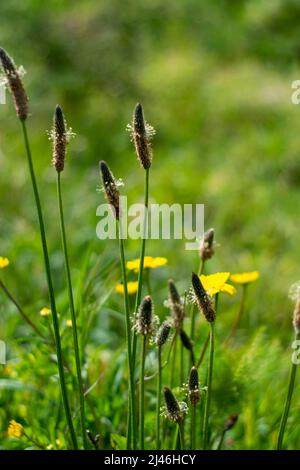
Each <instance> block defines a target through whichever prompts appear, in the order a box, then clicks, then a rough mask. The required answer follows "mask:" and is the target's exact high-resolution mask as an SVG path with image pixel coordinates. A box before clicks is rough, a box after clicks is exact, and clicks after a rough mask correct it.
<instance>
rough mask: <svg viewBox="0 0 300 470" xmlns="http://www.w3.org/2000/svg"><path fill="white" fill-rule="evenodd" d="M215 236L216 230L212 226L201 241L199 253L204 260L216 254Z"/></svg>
mask: <svg viewBox="0 0 300 470" xmlns="http://www.w3.org/2000/svg"><path fill="white" fill-rule="evenodd" d="M214 236H215V231H214V229H213V228H210V229H209V230H208V231H207V232H205V234H204V235H203V238H202V239H201V241H200V246H199V255H200V258H201V259H202V260H203V261H206V260H207V259H210V258H211V257H212V256H213V254H214V252H215V251H214Z"/></svg>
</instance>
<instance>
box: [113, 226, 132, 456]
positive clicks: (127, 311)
mask: <svg viewBox="0 0 300 470" xmlns="http://www.w3.org/2000/svg"><path fill="white" fill-rule="evenodd" d="M117 234H118V235H117V236H118V239H119V248H120V261H121V271H122V280H123V285H124V307H125V327H126V343H127V355H128V373H129V386H128V392H129V397H130V407H129V410H128V420H129V421H130V422H131V431H130V432H129V426H128V427H127V448H128V449H130V448H131V439H130V438H131V437H132V440H133V449H134V450H135V449H136V420H135V398H134V368H133V362H132V353H131V323H130V308H129V296H128V289H127V276H126V264H125V253H124V241H123V238H122V229H121V223H118V226H117Z"/></svg>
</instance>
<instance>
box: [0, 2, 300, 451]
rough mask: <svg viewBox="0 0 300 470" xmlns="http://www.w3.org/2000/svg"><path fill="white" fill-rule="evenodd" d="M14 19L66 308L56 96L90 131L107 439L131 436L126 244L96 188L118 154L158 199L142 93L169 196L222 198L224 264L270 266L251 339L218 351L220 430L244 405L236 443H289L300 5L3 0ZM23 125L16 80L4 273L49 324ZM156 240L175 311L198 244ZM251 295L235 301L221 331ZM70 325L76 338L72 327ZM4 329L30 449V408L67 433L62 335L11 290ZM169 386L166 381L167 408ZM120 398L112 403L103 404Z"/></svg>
mask: <svg viewBox="0 0 300 470" xmlns="http://www.w3.org/2000/svg"><path fill="white" fill-rule="evenodd" d="M0 17H1V31H0V43H1V46H3V47H4V48H5V49H6V50H7V51H8V52H9V53H10V54H11V55H12V56H13V57H14V59H15V62H16V63H17V64H18V65H21V64H22V65H23V66H24V68H25V69H26V71H27V73H26V75H25V77H24V82H25V85H26V89H27V92H28V95H29V97H30V112H31V117H30V120H29V121H28V127H29V133H30V139H31V144H32V151H33V156H34V161H35V164H36V168H37V174H38V180H39V187H40V191H41V196H42V201H43V205H44V211H45V217H46V225H47V230H48V237H49V245H50V249H51V261H52V266H53V273H54V278H55V287H56V291H57V296H58V302H59V307H60V309H61V315H62V317H63V318H62V321H63V322H64V321H65V318H67V315H68V312H67V297H66V291H65V281H64V270H63V258H62V254H61V246H60V234H59V225H58V219H57V203H56V184H55V178H56V175H55V171H54V170H53V168H52V167H51V165H50V162H51V147H50V143H49V140H48V136H47V133H46V131H47V130H49V129H50V127H51V120H52V115H53V111H54V107H55V105H56V103H59V104H61V106H62V107H63V109H64V112H65V114H66V117H67V121H68V123H69V125H70V126H71V127H72V129H73V131H74V132H75V133H76V138H75V139H74V140H73V141H72V143H71V144H70V147H69V155H68V162H67V165H66V169H65V171H64V173H63V191H64V201H65V214H66V218H67V226H68V239H69V245H70V247H69V250H70V255H71V264H72V272H73V276H74V283H75V285H76V292H77V294H78V297H80V294H81V293H82V292H83V293H84V295H83V296H82V298H83V300H82V303H83V307H82V312H83V315H84V317H83V318H84V319H85V320H87V321H88V325H89V328H90V329H89V331H88V332H87V333H86V334H87V347H86V358H87V365H86V371H85V373H86V377H87V380H88V381H89V382H90V383H93V381H94V380H95V379H96V378H97V377H98V376H99V374H100V377H101V379H100V382H99V384H98V386H97V387H95V389H94V390H93V392H92V393H91V395H92V398H91V401H92V402H93V406H94V412H93V413H92V412H90V415H89V421H90V425H91V427H92V428H94V429H96V430H97V429H98V430H99V432H101V433H102V434H103V436H104V438H103V439H104V442H105V445H108V440H109V436H108V433H109V432H115V433H120V434H124V432H125V431H124V429H125V427H126V426H125V425H126V423H125V418H124V411H125V410H124V409H123V408H124V406H123V405H124V399H125V398H124V396H125V395H124V394H125V391H126V383H123V382H124V381H123V379H122V376H123V372H124V368H125V363H124V355H123V353H122V351H123V346H124V341H123V338H124V336H123V334H124V330H123V326H122V299H121V298H120V297H118V296H117V294H115V293H114V285H115V283H116V282H117V281H118V280H119V278H120V272H119V269H118V262H117V260H118V251H117V247H116V244H115V243H114V242H113V241H100V240H97V239H96V234H95V231H96V224H97V217H96V207H97V205H98V204H99V203H100V202H103V195H102V194H101V193H99V192H97V191H96V189H97V187H98V186H99V184H100V181H99V174H98V161H99V160H100V159H105V160H106V161H107V162H108V163H109V165H110V166H111V168H112V170H113V172H114V174H115V176H116V177H120V178H122V179H123V180H124V183H125V186H124V188H123V189H122V191H123V193H124V194H125V193H126V194H127V195H128V197H129V201H130V202H141V201H142V197H143V182H144V178H143V176H144V175H143V170H142V169H141V168H140V167H139V165H138V163H137V161H136V158H135V155H134V151H133V148H132V144H131V142H130V138H129V135H128V132H126V125H127V123H128V122H129V121H130V120H131V115H132V111H133V108H134V106H135V103H136V102H137V101H140V102H141V103H142V104H143V107H144V110H145V115H146V118H147V120H148V121H149V122H150V123H151V124H152V125H153V126H154V127H155V129H156V136H155V138H154V142H153V148H154V160H153V169H151V183H150V184H151V193H150V199H151V201H152V202H156V203H174V202H178V203H204V204H205V224H206V228H209V227H211V226H212V227H214V228H215V230H216V241H217V243H218V247H217V250H216V255H215V257H214V258H213V260H212V261H211V262H210V263H209V265H208V271H209V272H214V271H230V272H236V271H248V270H254V269H255V270H259V271H260V273H261V278H260V280H259V281H258V282H257V283H256V284H255V285H253V286H251V289H250V290H249V294H250V295H249V299H248V300H249V302H248V309H247V315H246V316H245V319H244V322H243V325H242V328H241V331H240V332H239V337H238V339H237V344H236V346H235V347H234V348H232V349H231V350H226V349H224V348H223V349H222V347H221V346H220V347H219V349H218V351H217V356H218V357H217V360H218V361H219V366H218V369H217V372H216V375H217V378H216V384H215V387H216V393H215V397H214V402H213V405H214V416H213V419H214V420H215V423H216V430H215V431H216V432H217V430H218V426H219V428H221V427H222V423H223V422H224V420H225V419H226V417H227V415H228V414H230V413H231V412H235V411H236V412H239V413H240V415H241V417H240V421H239V424H238V425H237V427H236V429H235V431H234V433H233V435H234V438H232V441H230V442H229V443H228V445H229V447H231V448H250V449H254V448H267V449H268V448H272V446H274V442H275V438H276V429H277V427H278V422H279V418H280V413H281V409H282V404H283V400H284V396H285V390H286V381H287V377H288V370H289V365H290V339H291V335H292V328H291V315H292V309H293V303H292V302H291V301H289V300H288V291H289V288H290V285H291V284H293V283H294V282H296V281H297V280H298V279H299V278H300V268H299V240H300V235H299V224H298V214H299V203H298V201H299V197H300V190H299V183H300V158H299V149H300V133H299V116H300V108H299V107H298V106H295V105H293V104H292V103H291V93H292V89H291V83H292V81H293V80H297V79H300V67H299V65H300V41H299V18H300V4H299V2H298V1H296V0H276V1H272V2H266V1H263V0H253V1H251V2H249V1H245V0H223V1H219V2H213V1H212V2H206V1H204V0H185V1H184V2H180V1H177V2H174V1H172V0H141V1H137V0H127V1H126V2H121V1H118V0H100V1H97V0H85V1H82V2H69V1H59V0H48V1H47V2H43V1H40V0H23V1H22V2H19V1H17V0H11V1H10V2H2V3H1V6H0ZM19 127H20V126H19V124H18V122H17V120H16V117H15V112H14V109H13V105H12V103H11V100H10V97H9V95H8V94H7V104H6V105H0V168H1V171H0V196H1V197H0V209H1V212H0V255H2V256H7V257H9V259H10V261H11V265H10V267H9V268H7V269H6V270H5V272H4V271H2V272H1V278H2V279H5V283H6V284H7V285H8V286H9V288H10V289H11V290H12V291H13V292H14V293H15V294H16V296H17V298H18V299H19V301H20V302H21V304H22V305H23V306H24V308H26V309H27V311H28V312H29V315H30V316H31V317H32V318H33V319H35V321H36V322H42V321H44V319H41V318H40V317H39V313H38V312H39V309H40V308H42V307H43V306H45V305H48V299H47V290H46V283H45V278H44V274H43V263H42V258H41V250H40V241H39V234H38V231H37V221H36V212H35V207H34V203H33V197H32V190H31V187H30V182H29V176H28V171H27V162H26V158H25V153H24V148H23V142H22V138H21V133H20V128H19ZM127 252H128V257H131V258H132V257H136V256H137V254H138V245H137V244H136V243H133V242H129V243H128V244H127ZM147 253H148V254H150V255H153V256H166V257H167V258H168V260H169V262H168V267H166V268H161V269H159V270H156V271H155V272H153V284H154V291H155V302H156V304H157V312H158V313H159V314H160V315H161V316H163V315H166V309H165V308H164V307H163V305H162V302H163V300H164V299H165V298H166V296H167V293H166V280H167V279H168V278H169V277H170V276H172V277H173V278H174V279H175V280H176V281H177V282H178V285H179V286H180V288H181V291H182V292H183V291H184V289H186V288H188V287H189V283H190V272H191V271H192V270H196V269H197V265H198V258H197V253H195V252H187V251H185V250H184V244H183V242H181V241H178V240H177V241H150V242H149V244H148V246H147ZM237 302H238V300H236V299H232V298H222V305H223V308H224V316H223V318H221V319H220V322H219V326H218V334H219V335H220V338H223V339H224V337H225V336H226V331H227V330H228V328H229V327H230V324H231V322H232V319H233V317H234V314H235V311H236V309H237V305H238V303H237ZM220 308H221V307H220ZM220 315H221V314H220ZM85 320H84V321H83V322H82V323H84V324H86V322H85ZM42 327H44V328H47V326H46V325H42ZM204 328H205V327H204ZM83 329H84V328H83ZM64 335H65V338H66V339H65V341H66V345H67V346H66V347H68V343H70V332H68V331H67V328H66V329H65V330H64ZM0 339H3V340H5V341H6V342H7V344H8V366H10V367H11V368H12V372H11V371H9V370H8V369H7V370H6V371H5V370H4V369H3V370H2V378H1V379H0V441H1V443H2V444H0V445H2V447H4V448H8V447H9V448H10V447H20V446H21V447H22V443H20V442H15V441H13V440H9V439H7V438H6V434H5V431H6V427H7V423H8V421H9V419H12V418H15V419H17V418H18V419H19V420H23V421H24V423H26V424H27V425H28V426H29V427H30V429H31V430H32V432H33V433H34V432H40V434H41V436H44V439H45V442H46V441H47V442H53V441H55V436H56V437H57V433H59V432H60V433H61V437H60V438H61V439H63V432H62V431H63V427H62V426H61V427H60V431H57V428H59V426H58V425H57V423H58V422H59V413H58V417H57V416H55V413H56V412H57V402H56V401H55V393H56V392H55V391H57V387H56V378H55V366H52V367H50V368H49V366H48V363H49V361H48V356H47V353H46V352H44V354H43V349H45V350H46V348H45V346H41V345H40V344H39V343H37V341H36V340H35V339H34V337H33V336H32V335H31V332H30V331H29V330H28V328H27V326H24V325H23V323H22V321H21V320H20V318H19V317H18V316H17V313H16V312H15V309H14V307H13V306H12V305H11V304H10V303H9V302H8V301H7V300H6V298H5V297H4V295H2V293H1V292H0ZM70 344H71V343H70ZM149 364H150V365H149V367H151V357H150V361H149ZM8 366H7V367H8ZM0 373H1V372H0ZM203 374H204V375H205V371H203ZM47 377H48V379H47ZM152 385H153V387H154V388H155V384H152ZM48 386H49V392H47V387H48ZM51 387H52V388H51ZM50 390H51V391H50ZM153 390H154V389H153ZM153 390H152V389H151V384H150V386H149V391H148V393H149V397H148V398H149V406H152V405H153V406H154V392H153ZM53 391H54V392H53ZM296 392H297V393H298V395H299V392H300V387H299V386H298V388H297V390H296ZM108 393H109V394H111V397H108ZM32 394H33V397H32ZM105 394H107V397H108V400H101V399H100V398H101V396H103V397H105V396H106V395H105ZM49 396H50V397H51V406H48V404H49ZM33 403H35V406H34V405H33ZM36 409H38V410H39V412H38V413H37V412H36ZM33 410H35V411H34V413H33V412H32V411H33ZM299 411H300V407H299V401H297V399H295V400H294V403H293V408H292V413H291V418H290V420H289V426H288V431H289V441H288V446H289V448H297V446H298V448H299V433H300V425H299V423H297V422H296V417H297V416H298V414H299ZM293 417H294V418H293ZM48 422H50V424H49V429H48V431H45V429H44V428H45V427H47V426H48V425H47V426H46V425H45V423H48ZM120 423H121V424H120ZM148 426H149V429H151V419H149V423H148ZM38 430H40V431H38ZM42 430H43V431H42ZM47 433H48V434H47ZM41 439H42V437H41ZM57 445H58V444H57Z"/></svg>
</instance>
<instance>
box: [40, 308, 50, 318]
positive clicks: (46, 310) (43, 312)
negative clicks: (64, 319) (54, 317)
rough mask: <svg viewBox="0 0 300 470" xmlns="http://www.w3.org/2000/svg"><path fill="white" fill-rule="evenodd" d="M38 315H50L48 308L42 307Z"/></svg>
mask: <svg viewBox="0 0 300 470" xmlns="http://www.w3.org/2000/svg"><path fill="white" fill-rule="evenodd" d="M40 315H41V317H48V316H49V315H51V310H50V308H48V307H44V308H42V310H40Z"/></svg>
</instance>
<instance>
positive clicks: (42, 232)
mask: <svg viewBox="0 0 300 470" xmlns="http://www.w3.org/2000/svg"><path fill="white" fill-rule="evenodd" d="M21 125H22V130H23V136H24V143H25V148H26V154H27V159H28V166H29V172H30V177H31V182H32V187H33V192H34V198H35V203H36V208H37V215H38V221H39V227H40V235H41V242H42V248H43V255H44V263H45V271H46V277H47V283H48V290H49V298H50V305H51V311H52V321H53V330H54V336H55V343H56V354H57V365H58V373H59V379H60V387H61V394H62V399H63V404H64V410H65V414H66V419H67V423H68V427H69V431H70V435H71V441H72V447H73V448H74V449H78V444H77V438H76V434H75V431H74V426H73V422H72V416H71V411H70V405H69V399H68V394H67V387H66V380H65V372H64V367H63V360H62V349H61V341H60V333H59V322H58V316H57V310H56V303H55V295H54V289H53V283H52V277H51V269H50V261H49V254H48V247H47V240H46V233H45V226H44V219H43V213H42V207H41V202H40V196H39V192H38V187H37V183H36V177H35V172H34V166H33V161H32V156H31V151H30V146H29V140H28V135H27V128H26V124H25V121H23V120H21Z"/></svg>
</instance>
